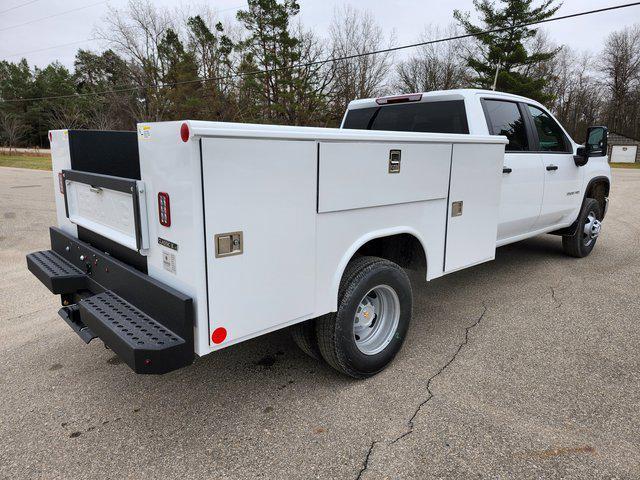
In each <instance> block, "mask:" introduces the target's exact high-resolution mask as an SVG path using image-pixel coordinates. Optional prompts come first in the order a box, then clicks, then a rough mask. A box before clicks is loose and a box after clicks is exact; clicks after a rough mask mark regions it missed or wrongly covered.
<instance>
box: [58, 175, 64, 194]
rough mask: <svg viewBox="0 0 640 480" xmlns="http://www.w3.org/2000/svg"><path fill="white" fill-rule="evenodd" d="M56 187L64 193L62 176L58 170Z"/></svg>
mask: <svg viewBox="0 0 640 480" xmlns="http://www.w3.org/2000/svg"><path fill="white" fill-rule="evenodd" d="M58 188H59V189H60V193H61V194H63V195H64V177H63V176H62V172H58Z"/></svg>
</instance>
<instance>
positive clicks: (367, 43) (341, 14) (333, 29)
mask: <svg viewBox="0 0 640 480" xmlns="http://www.w3.org/2000/svg"><path fill="white" fill-rule="evenodd" d="M329 35H330V38H331V53H332V56H333V57H334V58H337V57H345V56H350V55H360V54H363V53H368V52H371V51H376V50H380V49H384V48H387V47H390V46H392V45H393V44H394V36H393V35H390V36H389V37H387V36H386V35H385V34H384V33H383V31H382V28H381V27H380V26H379V25H378V24H377V23H376V21H375V19H374V17H373V15H372V14H371V13H369V12H367V11H362V10H356V9H354V8H353V7H351V6H350V5H348V4H345V5H343V6H342V7H340V8H337V9H336V10H335V12H334V16H333V21H332V23H331V25H330V27H329ZM391 62H392V55H391V54H390V53H381V54H376V55H365V56H360V57H356V58H351V59H349V60H341V61H336V62H334V63H333V83H332V89H331V90H332V100H333V101H332V103H333V108H334V112H335V115H336V116H338V118H339V117H340V116H341V115H342V113H343V112H344V109H345V108H346V106H347V104H348V103H349V102H350V101H351V100H353V99H356V98H366V97H375V96H378V95H381V94H383V93H384V92H385V91H386V89H387V80H388V74H389V71H390V69H391Z"/></svg>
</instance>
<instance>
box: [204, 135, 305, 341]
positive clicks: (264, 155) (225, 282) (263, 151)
mask: <svg viewBox="0 0 640 480" xmlns="http://www.w3.org/2000/svg"><path fill="white" fill-rule="evenodd" d="M316 152H317V145H316V143H315V142H314V141H283V140H245V139H227V138H205V139H203V141H202V159H203V174H204V192H205V193H204V204H205V226H206V239H207V243H208V247H210V248H208V249H207V257H206V261H207V266H208V279H209V282H208V284H209V323H210V331H213V330H214V329H215V328H217V327H225V328H226V329H227V341H228V342H234V341H239V340H242V339H244V338H248V337H251V336H254V334H255V333H256V332H257V331H262V330H265V329H269V328H272V327H275V326H277V325H280V324H282V323H285V322H287V321H291V320H293V319H296V318H302V317H305V316H308V315H310V314H313V313H314V295H315V288H316V283H315V280H316V275H315V246H316V212H315V208H316V164H317V161H316ZM235 231H242V233H243V250H244V251H243V253H242V254H241V255H233V256H228V257H220V258H216V257H215V244H214V235H215V234H219V233H225V232H235Z"/></svg>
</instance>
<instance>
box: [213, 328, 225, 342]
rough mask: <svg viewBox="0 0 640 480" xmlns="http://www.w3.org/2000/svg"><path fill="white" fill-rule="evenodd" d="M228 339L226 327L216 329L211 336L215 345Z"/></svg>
mask: <svg viewBox="0 0 640 480" xmlns="http://www.w3.org/2000/svg"><path fill="white" fill-rule="evenodd" d="M225 338H227V329H226V328H224V327H218V328H216V329H215V330H214V331H213V333H212V334H211V340H212V341H213V343H222V342H224V339H225Z"/></svg>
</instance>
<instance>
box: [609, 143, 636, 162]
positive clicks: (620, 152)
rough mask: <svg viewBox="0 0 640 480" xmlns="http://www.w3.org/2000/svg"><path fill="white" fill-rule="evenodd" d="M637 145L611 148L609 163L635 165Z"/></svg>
mask: <svg viewBox="0 0 640 480" xmlns="http://www.w3.org/2000/svg"><path fill="white" fill-rule="evenodd" d="M637 153H638V146H637V145H614V146H612V147H611V161H612V162H614V163H635V162H636V155H637Z"/></svg>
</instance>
